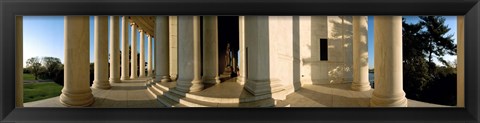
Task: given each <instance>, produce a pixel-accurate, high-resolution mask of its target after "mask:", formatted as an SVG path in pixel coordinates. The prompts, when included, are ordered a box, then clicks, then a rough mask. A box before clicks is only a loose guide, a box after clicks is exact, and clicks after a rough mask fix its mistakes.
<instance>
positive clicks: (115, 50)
mask: <svg viewBox="0 0 480 123" xmlns="http://www.w3.org/2000/svg"><path fill="white" fill-rule="evenodd" d="M118 19H119V17H118V16H110V83H118V82H120V45H119V43H120V42H119V40H118V36H119V30H118V28H119V26H118V24H119V22H118Z"/></svg>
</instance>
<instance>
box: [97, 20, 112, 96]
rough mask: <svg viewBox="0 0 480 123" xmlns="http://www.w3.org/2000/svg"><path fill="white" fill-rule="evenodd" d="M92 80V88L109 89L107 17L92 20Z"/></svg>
mask: <svg viewBox="0 0 480 123" xmlns="http://www.w3.org/2000/svg"><path fill="white" fill-rule="evenodd" d="M94 69H95V70H94V73H95V74H94V76H95V77H94V80H93V85H92V87H93V88H98V89H109V88H111V86H110V83H109V82H108V72H107V71H108V16H95V18H94Z"/></svg>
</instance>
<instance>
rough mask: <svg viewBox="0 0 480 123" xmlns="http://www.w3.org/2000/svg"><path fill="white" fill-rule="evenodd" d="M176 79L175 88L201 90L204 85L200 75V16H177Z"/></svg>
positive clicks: (184, 90)
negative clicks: (177, 48)
mask: <svg viewBox="0 0 480 123" xmlns="http://www.w3.org/2000/svg"><path fill="white" fill-rule="evenodd" d="M178 38H179V39H178V43H179V44H178V46H179V50H178V67H179V69H178V75H179V76H178V77H179V78H178V80H177V86H176V87H175V88H176V89H177V90H179V91H182V92H196V91H201V90H202V89H203V87H204V85H203V84H202V79H201V77H200V67H201V66H200V65H201V61H200V17H199V16H179V17H178Z"/></svg>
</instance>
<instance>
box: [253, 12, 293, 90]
mask: <svg viewBox="0 0 480 123" xmlns="http://www.w3.org/2000/svg"><path fill="white" fill-rule="evenodd" d="M291 18H292V17H286V16H285V17H273V16H245V21H244V22H245V31H244V32H245V41H246V42H245V47H248V51H247V52H248V56H247V57H248V61H247V63H248V68H247V69H248V71H247V72H248V76H247V78H246V80H245V86H244V88H245V89H246V90H247V91H248V92H250V93H251V94H253V95H256V96H258V95H271V96H272V98H274V99H283V98H284V95H283V97H277V96H275V95H277V94H278V93H277V94H275V95H274V93H276V92H280V91H283V90H285V88H284V86H283V84H282V83H281V82H282V81H280V79H279V77H278V75H279V74H278V73H279V71H277V70H278V69H277V67H278V65H277V64H278V63H277V62H278V61H277V60H279V59H277V58H278V57H279V56H278V55H277V53H276V50H274V49H275V47H274V46H275V45H276V44H275V43H278V41H286V40H284V37H283V34H282V32H283V33H285V32H287V31H288V30H281V29H289V28H288V27H289V26H288V25H286V24H287V23H290V24H292V23H293V22H291V21H290V22H288V21H289V20H291ZM281 20H283V21H281ZM285 22H287V23H285ZM280 24H285V25H280ZM283 27H285V28H283ZM291 27H292V26H290V30H291V29H292V28H291ZM290 34H292V32H290ZM285 35H287V34H285ZM288 39H290V40H291V39H293V38H292V37H290V38H288ZM285 50H286V49H285ZM275 61H277V62H275ZM282 72H288V71H282Z"/></svg>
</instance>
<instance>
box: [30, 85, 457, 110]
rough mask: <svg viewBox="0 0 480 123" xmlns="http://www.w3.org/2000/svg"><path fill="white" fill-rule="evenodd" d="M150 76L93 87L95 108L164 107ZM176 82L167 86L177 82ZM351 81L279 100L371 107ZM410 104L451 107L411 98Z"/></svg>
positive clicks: (52, 102)
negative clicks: (150, 85) (152, 89)
mask: <svg viewBox="0 0 480 123" xmlns="http://www.w3.org/2000/svg"><path fill="white" fill-rule="evenodd" d="M146 81H147V80H127V81H122V83H114V84H112V88H111V89H109V90H100V89H93V88H92V91H93V95H94V96H95V103H94V104H92V105H91V107H93V108H161V107H165V106H164V105H163V104H162V103H160V102H159V101H158V100H156V99H155V98H154V97H153V96H150V94H149V92H148V91H147V89H146V87H145V84H146ZM173 83H174V82H172V83H170V85H167V86H171V87H173V86H175V84H173ZM350 85H351V83H342V84H324V85H303V87H302V88H301V89H299V90H298V91H296V92H294V93H292V94H289V95H288V96H287V98H286V100H283V101H279V102H278V103H280V104H287V105H289V106H290V107H369V104H370V97H371V94H372V92H373V90H369V91H363V92H359V91H352V90H351V89H350ZM242 92H245V91H243V86H240V85H237V84H235V83H232V82H224V83H221V84H218V85H214V86H211V87H209V88H207V89H205V90H204V91H201V92H195V93H192V94H196V95H202V96H209V97H217V98H218V97H223V98H232V97H238V96H240V97H244V96H250V95H251V94H246V93H242ZM24 106H25V107H65V106H63V105H62V104H61V103H60V102H59V97H58V96H57V97H53V98H49V99H45V100H40V101H35V102H29V103H24ZM408 107H450V106H443V105H437V104H430V103H425V102H420V101H415V100H410V99H409V100H408Z"/></svg>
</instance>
